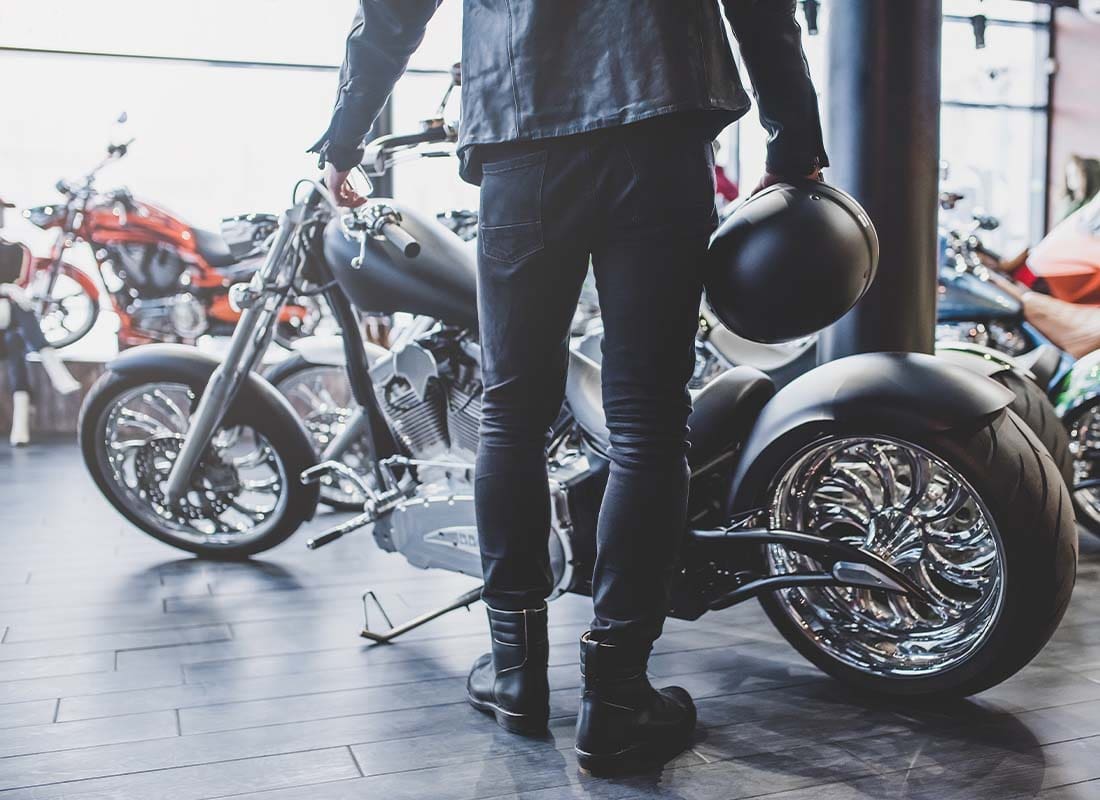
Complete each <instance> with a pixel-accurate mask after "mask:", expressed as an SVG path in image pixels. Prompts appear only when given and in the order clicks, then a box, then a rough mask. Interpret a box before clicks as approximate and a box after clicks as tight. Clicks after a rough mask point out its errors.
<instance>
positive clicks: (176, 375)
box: [107, 343, 317, 518]
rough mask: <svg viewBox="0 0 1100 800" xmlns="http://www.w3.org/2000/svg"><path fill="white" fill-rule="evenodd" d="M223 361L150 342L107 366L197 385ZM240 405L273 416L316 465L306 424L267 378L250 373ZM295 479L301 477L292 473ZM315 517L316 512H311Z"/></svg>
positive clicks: (298, 453) (298, 455)
mask: <svg viewBox="0 0 1100 800" xmlns="http://www.w3.org/2000/svg"><path fill="white" fill-rule="evenodd" d="M219 363H220V362H219V361H218V360H217V359H216V358H214V357H213V356H209V355H207V354H206V353H203V352H201V351H199V350H197V349H195V348H194V347H191V346H190V345H184V344H167V343H164V344H146V345H142V346H141V347H135V348H132V349H130V350H126V351H124V352H122V353H121V354H120V355H119V356H118V357H117V358H115V359H113V360H111V361H110V362H108V363H107V369H108V370H110V371H111V372H114V373H116V374H118V375H132V376H134V377H136V378H138V379H140V380H146V379H147V380H165V379H174V380H178V381H180V382H181V383H187V384H190V385H192V386H195V387H197V388H200V389H201V388H202V387H203V386H205V385H206V383H207V381H209V380H210V375H211V374H212V373H213V372H214V369H215V368H216V367H217V366H218V364H219ZM233 405H234V406H235V407H237V408H239V409H240V408H243V409H247V412H246V413H247V414H250V415H259V414H269V415H271V416H273V417H274V418H275V419H276V421H277V422H278V424H279V427H280V428H282V429H283V430H284V431H285V432H286V434H287V438H288V442H289V443H290V445H291V446H292V447H293V449H294V452H293V453H290V454H289V455H291V456H293V457H294V458H295V459H296V460H298V461H299V462H300V463H305V464H311V465H312V464H314V463H316V461H317V455H316V453H315V452H314V450H313V443H312V442H311V441H310V439H309V435H308V434H307V433H306V431H305V429H304V428H303V427H302V423H301V421H300V420H299V419H298V415H297V414H295V413H294V409H293V408H292V407H291V405H290V402H289V401H288V400H287V399H286V398H285V397H283V395H282V394H281V393H280V392H279V390H278V389H276V388H275V387H274V386H272V385H271V384H270V383H269V382H268V381H267V380H265V379H264V378H263V377H261V376H260V375H258V374H256V373H255V372H250V373H249V374H248V377H247V378H246V379H245V381H244V382H243V383H242V384H241V388H240V389H239V390H238V393H237V397H236V399H235V400H234V401H233ZM288 477H289V478H290V479H291V480H295V479H296V478H297V476H288ZM310 518H312V514H311V515H310Z"/></svg>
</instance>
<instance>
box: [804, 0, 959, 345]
mask: <svg viewBox="0 0 1100 800" xmlns="http://www.w3.org/2000/svg"><path fill="white" fill-rule="evenodd" d="M942 15H943V7H942V2H941V0H919V1H918V2H898V0H844V1H843V2H840V3H832V4H830V6H829V28H828V37H829V42H828V48H829V51H828V52H829V77H828V89H827V91H826V92H825V95H826V97H827V99H828V103H829V109H828V140H827V146H828V150H829V159H830V161H831V162H832V164H833V167H832V168H831V169H830V170H829V171H828V172H827V177H828V179H829V180H830V181H832V182H834V183H836V184H837V185H838V186H840V187H841V188H843V189H846V190H847V191H849V192H851V193H852V194H853V195H854V196H855V197H856V199H857V200H859V202H860V203H862V204H863V205H864V207H865V208H866V209H867V211H868V213H869V214H870V215H871V218H872V219H873V220H874V223H875V227H876V228H877V229H878V234H879V239H880V241H881V245H882V258H881V260H880V262H879V270H878V277H877V279H876V280H875V283H874V285H873V286H872V287H871V290H870V291H869V292H868V294H867V296H866V297H864V299H863V300H862V301H861V302H860V304H859V305H858V306H856V308H854V309H853V310H852V311H851V312H850V313H849V314H848V315H847V316H846V317H844V319H842V320H841V321H840V322H838V323H837V324H836V325H834V326H833V327H832V328H830V329H828V330H827V331H825V332H824V333H823V334H822V337H821V342H820V346H819V348H818V354H819V356H818V357H819V359H820V360H821V361H823V362H824V361H829V360H832V359H835V358H840V357H842V356H846V355H851V354H853V353H862V352H873V351H899V350H905V351H914V352H926V353H930V352H932V348H933V344H934V336H935V318H936V264H937V259H938V255H937V253H938V245H937V235H936V214H937V207H938V204H937V197H938V193H939V188H938V184H939V141H940V47H941V27H942Z"/></svg>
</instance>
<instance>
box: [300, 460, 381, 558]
mask: <svg viewBox="0 0 1100 800" xmlns="http://www.w3.org/2000/svg"><path fill="white" fill-rule="evenodd" d="M330 473H336V474H337V475H339V476H340V477H341V478H345V479H347V480H349V481H351V482H352V483H354V484H355V486H356V488H358V489H359V490H360V491H361V492H363V495H364V496H365V497H366V498H367V501H366V503H365V504H364V510H363V513H362V514H358V515H357V516H354V517H352V518H351V519H349V520H346V521H345V522H341V523H340V524H339V525H337V526H335V527H334V528H330V529H329V530H327V531H325V532H324V533H322V534H321V535H320V536H318V537H316V538H313V539H309V540H308V541H306V547H308V548H309V549H310V550H316V549H317V548H319V547H324V546H325V545H326V544H331V543H332V542H335V541H336V540H337V539H340V538H341V537H344V536H346V535H348V534H349V533H353V532H355V531H357V530H359V529H360V528H362V527H364V526H365V525H370V524H371V523H372V522H374V521H376V520H377V519H378V517H379V516H380V514H379V511H378V508H379V500H380V499H381V497H380V496H379V494H378V492H377V491H375V489H374V487H373V486H371V485H370V484H369V483H368V482H367V481H366V480H365V479H364V478H363V476H362V475H360V474H359V473H358V472H356V471H355V470H353V469H352V468H351V467H349V466H348V465H347V464H344V463H342V462H340V461H325V462H323V463H321V464H316V465H314V466H312V467H310V468H309V469H307V470H305V471H303V472H302V474H301V475H300V476H299V480H300V481H301V482H302V483H304V484H306V485H309V484H311V483H319V482H320V481H321V479H322V478H323V477H324V476H325V475H328V474H330Z"/></svg>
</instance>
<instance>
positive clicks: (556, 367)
mask: <svg viewBox="0 0 1100 800" xmlns="http://www.w3.org/2000/svg"><path fill="white" fill-rule="evenodd" d="M479 156H480V158H481V160H482V163H483V172H484V179H483V183H482V188H481V216H480V229H479V238H480V245H479V271H478V312H479V315H480V321H481V345H482V366H483V371H484V380H485V393H484V402H483V410H482V413H483V417H482V423H481V442H480V449H479V451H478V457H477V470H476V492H475V494H476V505H477V523H478V530H479V535H480V540H481V558H482V564H483V568H484V574H485V590H484V595H483V596H484V599H485V601H486V603H488V605H490V606H492V607H494V608H498V609H508V610H518V609H523V608H537V607H540V606H541V605H542V604H543V602H544V599H545V597H546V596H547V594H548V593H549V591H550V571H549V559H548V552H547V538H548V534H549V529H550V503H549V484H548V480H547V470H546V446H547V436H548V432H549V428H550V426H551V425H552V423H553V422H554V420H555V418H556V417H557V415H558V413H559V412H560V410H561V405H562V399H563V396H564V391H565V377H566V369H567V365H568V350H567V347H568V338H569V330H570V323H571V320H572V317H573V312H574V310H575V308H576V305H577V299H578V296H579V294H580V290H581V284H582V282H583V281H584V278H585V276H586V274H587V271H588V266H589V262H590V261H591V264H592V267H593V269H594V272H595V276H596V286H597V289H598V291H599V296H600V306H601V309H602V314H603V325H604V337H605V338H604V343H603V401H604V410H605V413H606V415H607V424H608V428H609V430H610V433H611V445H612V449H611V460H612V464H611V469H610V477H609V480H608V485H607V491H606V494H605V496H604V500H603V505H602V508H601V511H600V517H599V524H598V533H597V551H598V552H597V558H596V564H595V570H594V574H593V600H594V606H595V619H594V620H593V622H592V631H593V635H594V636H595V637H596V638H598V639H600V640H607V641H613V640H615V641H632V642H635V641H641V642H646V641H652V640H653V639H655V638H656V637H657V636H659V635H660V631H661V627H662V625H663V623H664V616H665V611H666V605H667V587H668V582H669V579H670V577H671V571H672V568H673V564H674V562H675V559H676V555H677V551H678V549H679V545H680V542H681V540H682V537H683V533H684V529H685V515H686V506H687V488H688V468H687V458H686V451H687V443H686V436H687V418H688V414H689V413H690V411H691V399H690V396H689V395H688V392H687V389H686V386H687V382H688V380H689V378H690V376H691V373H692V369H693V366H694V358H695V357H694V338H695V333H696V329H697V325H698V319H699V301H700V295H701V292H702V280H701V267H702V263H701V262H702V259H703V256H704V253H705V251H706V247H707V242H708V239H709V236H710V233H711V232H712V231H713V229H714V226H715V225H716V223H717V215H716V212H715V208H714V177H713V176H714V157H713V150H712V148H711V145H710V142H709V141H707V140H706V139H705V138H704V137H703V136H702V135H700V134H699V132H698V130H697V129H695V128H693V127H690V126H685V125H684V124H683V120H681V119H678V118H677V117H675V116H672V117H666V118H661V119H658V120H653V121H650V122H643V123H639V124H636V125H630V126H625V127H620V128H613V129H610V130H606V131H599V132H595V133H587V134H580V135H576V136H569V137H563V138H559V139H550V140H544V141H537V142H515V143H508V144H504V145H493V146H486V147H484V148H483V149H482V151H481V152H480V153H479Z"/></svg>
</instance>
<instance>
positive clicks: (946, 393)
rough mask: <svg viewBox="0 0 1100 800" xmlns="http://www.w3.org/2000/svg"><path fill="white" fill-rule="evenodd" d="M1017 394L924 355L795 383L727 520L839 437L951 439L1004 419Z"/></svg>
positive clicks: (831, 367)
mask: <svg viewBox="0 0 1100 800" xmlns="http://www.w3.org/2000/svg"><path fill="white" fill-rule="evenodd" d="M1013 397H1014V395H1013V393H1012V392H1011V391H1010V390H1009V389H1006V388H1005V387H1003V386H1001V385H1000V384H998V383H995V382H994V381H991V380H989V379H988V378H986V377H983V376H982V375H979V374H975V373H973V372H970V371H968V370H966V369H964V368H963V367H959V366H956V365H953V364H949V363H947V362H946V361H945V360H944V359H940V358H937V357H935V356H930V355H925V354H921V353H864V354H861V355H855V356H849V357H847V358H842V359H839V360H837V361H832V362H829V363H828V364H824V365H822V366H820V367H817V368H816V369H813V370H810V371H809V372H807V373H806V374H805V375H802V376H801V377H799V378H797V379H795V380H794V381H792V382H791V383H789V384H788V385H787V386H786V387H784V388H783V389H782V390H781V391H779V393H778V394H776V395H775V397H774V398H772V399H771V400H770V401H769V402H768V404H767V405H765V406H764V409H763V410H762V411H761V412H760V416H759V417H758V418H757V421H756V425H755V426H754V427H753V430H752V433H751V434H749V438H748V440H747V441H746V442H745V446H744V448H743V449H742V451H741V458H740V460H739V463H738V465H737V469H736V471H735V473H734V476H733V481H732V484H731V491H730V495H729V501H728V503H727V512H728V513H730V514H732V513H736V512H740V511H745V510H748V509H751V508H753V507H754V506H755V505H756V504H757V503H758V502H759V500H760V498H761V497H762V496H763V494H764V492H765V491H766V489H767V487H768V485H769V484H770V483H771V481H772V479H773V477H774V476H775V474H776V473H777V472H778V470H780V469H781V468H782V467H783V465H784V463H786V461H787V460H788V459H789V458H791V456H793V455H794V454H795V453H796V452H798V450H800V449H801V448H802V447H804V446H805V445H806V444H808V443H809V442H811V441H813V440H814V439H815V438H818V437H820V436H823V435H826V434H829V433H836V432H844V431H851V432H860V433H873V432H875V431H876V430H877V431H881V432H882V433H890V432H903V431H907V430H909V431H921V432H928V431H946V430H950V429H952V428H956V427H960V426H963V425H972V424H975V423H977V422H980V421H981V420H983V419H986V418H989V417H991V416H992V415H994V414H997V413H998V412H1000V411H1001V409H1004V408H1006V407H1007V406H1008V405H1009V404H1010V403H1011V402H1012V400H1013Z"/></svg>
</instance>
